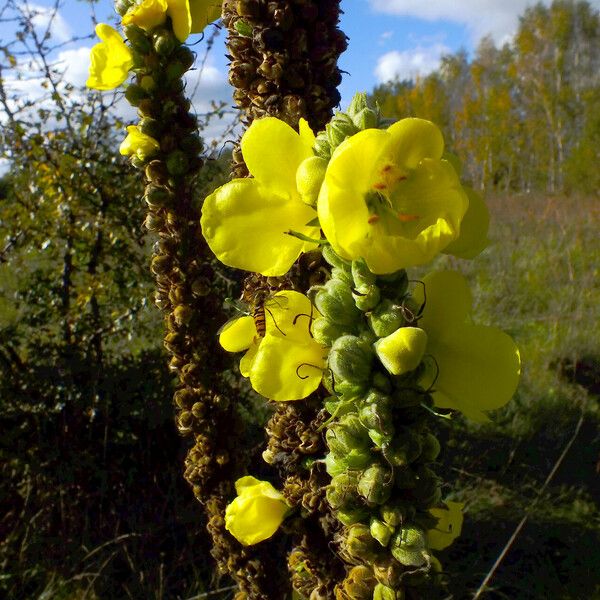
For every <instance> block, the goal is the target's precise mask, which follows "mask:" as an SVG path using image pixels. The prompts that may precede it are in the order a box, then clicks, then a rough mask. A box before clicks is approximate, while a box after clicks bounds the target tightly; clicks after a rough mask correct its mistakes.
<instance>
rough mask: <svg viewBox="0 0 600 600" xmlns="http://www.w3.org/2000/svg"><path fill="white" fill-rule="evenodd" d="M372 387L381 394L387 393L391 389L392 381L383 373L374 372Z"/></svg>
mask: <svg viewBox="0 0 600 600" xmlns="http://www.w3.org/2000/svg"><path fill="white" fill-rule="evenodd" d="M373 388H375V389H376V390H377V391H378V392H381V393H382V394H389V393H390V392H391V391H392V382H391V381H390V380H389V378H388V377H386V376H385V375H384V374H383V373H374V374H373Z"/></svg>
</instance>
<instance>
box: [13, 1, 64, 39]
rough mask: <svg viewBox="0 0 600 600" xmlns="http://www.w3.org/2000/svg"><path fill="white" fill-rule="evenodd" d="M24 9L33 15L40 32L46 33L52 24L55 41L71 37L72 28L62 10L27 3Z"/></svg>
mask: <svg viewBox="0 0 600 600" xmlns="http://www.w3.org/2000/svg"><path fill="white" fill-rule="evenodd" d="M23 11H24V12H25V14H28V13H29V14H30V15H31V21H32V23H33V25H34V26H35V28H36V30H38V31H39V32H40V33H45V31H46V29H47V28H48V25H50V33H51V35H52V37H53V38H54V40H55V41H57V42H66V41H67V40H69V39H71V37H72V32H71V28H70V27H69V25H68V23H67V22H66V21H65V19H64V17H63V16H62V15H61V14H60V12H54V10H53V9H52V8H50V7H48V6H41V5H39V4H27V5H26V6H25V7H24V9H23Z"/></svg>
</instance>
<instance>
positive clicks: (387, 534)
mask: <svg viewBox="0 0 600 600" xmlns="http://www.w3.org/2000/svg"><path fill="white" fill-rule="evenodd" d="M369 530H370V531H371V535H372V536H373V538H374V539H376V540H377V541H378V542H379V543H380V544H381V545H382V546H383V547H385V546H387V545H388V543H389V541H390V538H391V537H392V534H393V533H394V528H393V527H391V526H390V525H388V524H387V523H385V522H384V521H381V520H380V519H377V518H375V517H371V525H370V527H369Z"/></svg>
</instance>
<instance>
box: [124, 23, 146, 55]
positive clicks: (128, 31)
mask: <svg viewBox="0 0 600 600" xmlns="http://www.w3.org/2000/svg"><path fill="white" fill-rule="evenodd" d="M123 33H124V34H125V37H126V38H127V39H128V40H129V41H130V42H131V46H132V48H133V49H134V50H137V51H138V52H139V53H141V54H147V53H148V52H150V48H151V47H152V44H151V43H150V39H149V38H148V35H147V34H146V32H145V31H144V30H143V29H142V28H141V27H138V26H137V25H128V26H127V27H125V28H124V29H123Z"/></svg>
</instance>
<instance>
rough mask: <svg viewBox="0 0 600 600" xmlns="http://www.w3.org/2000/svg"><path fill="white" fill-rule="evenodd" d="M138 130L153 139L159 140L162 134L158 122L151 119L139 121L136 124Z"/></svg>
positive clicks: (146, 118)
mask: <svg viewBox="0 0 600 600" xmlns="http://www.w3.org/2000/svg"><path fill="white" fill-rule="evenodd" d="M138 130H139V131H140V132H141V133H143V134H145V135H149V136H150V137H152V138H155V139H157V138H159V137H160V134H161V133H162V127H161V124H160V121H158V120H157V119H153V118H152V117H144V118H143V119H141V120H140V122H139V123H138Z"/></svg>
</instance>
